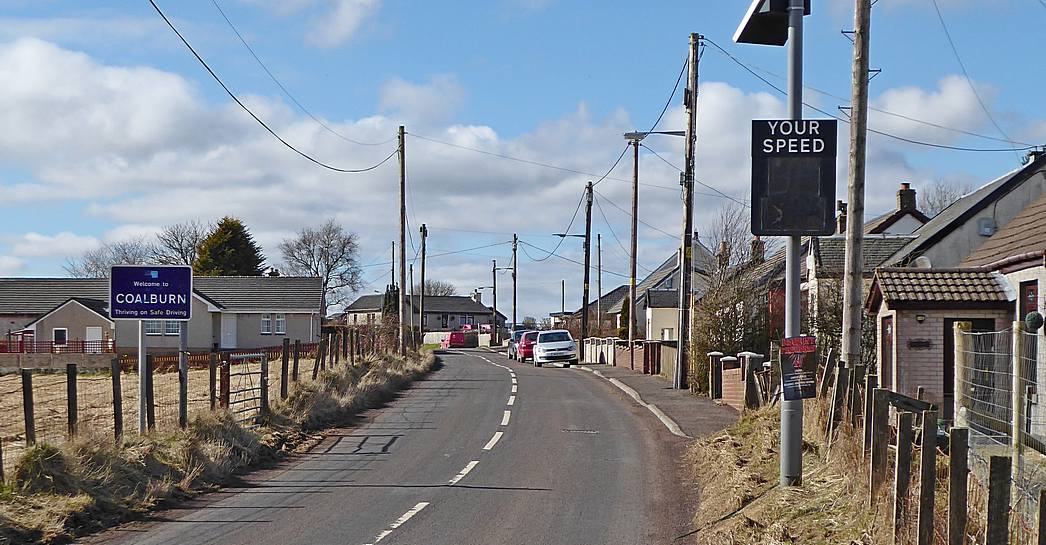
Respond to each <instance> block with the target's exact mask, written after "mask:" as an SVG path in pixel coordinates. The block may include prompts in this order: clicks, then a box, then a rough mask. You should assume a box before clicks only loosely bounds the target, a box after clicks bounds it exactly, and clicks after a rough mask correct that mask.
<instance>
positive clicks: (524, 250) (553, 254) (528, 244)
mask: <svg viewBox="0 0 1046 545" xmlns="http://www.w3.org/2000/svg"><path fill="white" fill-rule="evenodd" d="M519 243H520V244H521V245H522V248H523V253H524V254H526V256H527V257H529V258H530V259H531V261H544V259H540V260H538V259H534V257H533V256H531V255H530V252H528V251H527V249H526V247H527V246H530V247H531V248H534V249H535V250H540V251H542V252H547V253H548V254H549V256H555V257H558V258H560V259H562V260H563V261H569V262H570V263H574V264H576V265H581V266H582V267H584V266H585V263H584V262H582V261H578V260H576V259H571V258H569V257H566V256H562V255H559V254H557V253H555V252H549V251H548V250H546V249H544V248H542V247H540V246H535V245H533V244H531V243H529V242H527V241H525V240H520V241H519ZM546 259H547V258H546ZM603 272H604V273H606V274H612V275H614V276H620V277H621V278H628V277H629V276H628V275H627V274H621V273H619V272H615V271H609V270H607V269H603Z"/></svg>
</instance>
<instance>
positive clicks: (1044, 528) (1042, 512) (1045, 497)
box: [1037, 490, 1046, 545]
mask: <svg viewBox="0 0 1046 545" xmlns="http://www.w3.org/2000/svg"><path fill="white" fill-rule="evenodd" d="M1038 530H1039V539H1038V541H1037V543H1038V544H1039V545H1046V490H1040V491H1039V527H1038Z"/></svg>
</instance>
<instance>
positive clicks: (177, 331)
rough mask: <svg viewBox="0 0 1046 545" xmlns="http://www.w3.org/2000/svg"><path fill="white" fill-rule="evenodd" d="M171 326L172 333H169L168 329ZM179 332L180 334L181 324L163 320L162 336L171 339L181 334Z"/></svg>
mask: <svg viewBox="0 0 1046 545" xmlns="http://www.w3.org/2000/svg"><path fill="white" fill-rule="evenodd" d="M172 324H173V325H174V331H171V329H170V328H171V325H172ZM181 332H182V328H181V322H177V321H174V320H164V322H163V334H164V335H166V336H168V337H171V336H173V337H177V336H178V335H180V334H181Z"/></svg>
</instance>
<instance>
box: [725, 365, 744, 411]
mask: <svg viewBox="0 0 1046 545" xmlns="http://www.w3.org/2000/svg"><path fill="white" fill-rule="evenodd" d="M742 373H743V370H742V369H741V368H736V369H723V403H726V404H727V405H729V406H731V407H733V408H735V409H737V410H738V411H743V410H744V408H745V381H744V375H743V374H742Z"/></svg>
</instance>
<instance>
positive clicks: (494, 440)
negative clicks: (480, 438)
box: [483, 431, 504, 450]
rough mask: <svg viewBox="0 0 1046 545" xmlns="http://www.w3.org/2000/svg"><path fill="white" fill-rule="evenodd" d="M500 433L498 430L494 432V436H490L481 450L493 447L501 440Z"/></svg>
mask: <svg viewBox="0 0 1046 545" xmlns="http://www.w3.org/2000/svg"><path fill="white" fill-rule="evenodd" d="M502 435H504V434H503V433H502V432H500V431H496V432H494V437H491V438H490V441H487V444H486V445H485V446H484V447H483V450H490V449H492V448H494V445H496V444H498V441H500V440H501V436H502Z"/></svg>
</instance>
